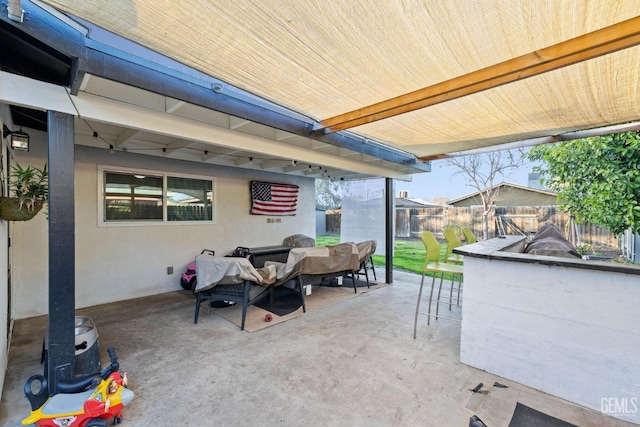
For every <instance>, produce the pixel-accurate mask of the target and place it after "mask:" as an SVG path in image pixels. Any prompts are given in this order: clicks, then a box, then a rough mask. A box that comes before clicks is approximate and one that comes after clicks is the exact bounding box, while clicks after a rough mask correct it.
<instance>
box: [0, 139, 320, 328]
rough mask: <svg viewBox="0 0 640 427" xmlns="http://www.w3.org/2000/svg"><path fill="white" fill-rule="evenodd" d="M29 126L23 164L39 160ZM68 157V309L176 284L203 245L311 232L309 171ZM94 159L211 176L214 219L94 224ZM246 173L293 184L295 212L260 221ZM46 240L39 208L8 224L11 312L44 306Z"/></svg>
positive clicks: (269, 240) (84, 154) (40, 310)
mask: <svg viewBox="0 0 640 427" xmlns="http://www.w3.org/2000/svg"><path fill="white" fill-rule="evenodd" d="M29 133H30V134H31V138H32V146H34V145H35V147H34V149H32V150H31V152H29V153H26V154H24V155H22V156H21V157H20V158H17V160H18V161H19V162H20V163H21V164H23V165H26V164H29V163H32V164H37V165H41V164H42V163H44V161H46V134H43V133H38V132H35V131H34V132H29ZM34 139H35V140H36V141H35V143H34ZM75 164H76V168H75V253H76V261H75V268H76V283H75V285H76V308H82V307H88V306H93V305H98V304H104V303H108V302H113V301H120V300H126V299H131V298H136V297H143V296H147V295H152V294H157V293H162V292H171V291H175V290H179V289H182V288H181V286H180V274H181V273H182V271H183V270H184V269H185V267H186V266H187V264H188V263H189V262H191V261H192V260H193V259H194V258H195V256H196V255H198V254H199V253H200V251H201V250H202V249H205V248H207V249H213V250H215V251H216V255H225V254H227V253H229V252H231V251H232V250H233V249H234V248H235V247H236V246H250V247H251V246H267V245H278V244H282V240H283V239H284V238H285V237H287V236H290V235H292V234H297V233H301V234H305V235H308V236H314V235H315V183H314V180H313V179H310V178H304V177H293V176H287V175H281V174H274V173H268V172H263V171H251V170H246V169H238V168H230V167H223V166H215V165H206V164H203V163H197V162H185V161H180V160H172V159H168V158H161V157H153V156H144V155H137V154H130V153H124V152H116V153H114V154H110V153H109V150H105V149H95V148H90V147H83V146H76V154H75ZM98 165H107V166H114V167H116V168H117V167H126V168H140V169H148V170H157V171H162V172H173V173H176V174H180V173H182V174H189V175H201V176H205V177H213V178H215V189H214V191H215V196H214V197H215V212H216V223H215V224H213V225H185V224H178V225H175V224H170V225H158V226H122V227H98V217H97V215H98V214H97V212H98V203H99V201H98ZM251 180H262V181H267V182H276V183H284V184H295V185H299V186H300V193H299V199H298V214H297V215H296V216H287V217H279V218H281V222H280V223H277V222H276V223H267V221H266V219H267V218H272V217H266V216H254V215H250V214H249V211H250V207H251V199H250V192H249V182H250V181H251ZM47 242H48V231H47V220H46V218H45V216H44V215H43V214H42V213H40V214H38V216H37V217H36V218H34V219H33V220H31V221H27V222H24V223H15V227H14V233H13V239H12V253H13V318H14V319H21V318H27V317H32V316H37V315H43V314H46V313H47V307H48V294H47V290H48V280H49V279H48V243H47ZM0 255H1V254H0ZM169 266H173V268H174V272H173V274H172V275H168V274H167V267H169Z"/></svg>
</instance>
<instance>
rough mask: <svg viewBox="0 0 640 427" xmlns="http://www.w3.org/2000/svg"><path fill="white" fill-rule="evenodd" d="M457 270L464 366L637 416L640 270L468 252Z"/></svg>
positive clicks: (639, 400)
mask: <svg viewBox="0 0 640 427" xmlns="http://www.w3.org/2000/svg"><path fill="white" fill-rule="evenodd" d="M464 270H465V271H464V274H465V276H464V287H465V291H464V304H463V309H462V310H463V311H462V316H463V321H462V333H461V344H460V360H461V361H462V362H463V363H465V364H467V365H471V366H474V367H476V368H479V369H482V370H486V371H488V372H492V373H494V374H497V375H500V376H503V377H505V378H508V379H511V380H514V381H517V382H519V383H522V384H525V385H527V386H530V387H533V388H536V389H539V390H542V391H544V392H547V393H550V394H552V395H555V396H558V397H561V398H563V399H566V400H569V401H572V402H575V403H577V404H580V405H582V406H586V407H588V408H592V409H594V410H597V411H604V412H605V413H610V415H612V416H615V417H617V418H622V419H625V420H629V421H633V422H636V423H640V359H639V358H638V354H639V353H640V330H639V329H638V308H639V307H640V276H638V275H632V274H621V273H613V272H603V271H594V270H585V269H577V268H567V267H558V266H548V265H540V264H529V263H520V262H507V261H498V260H487V259H482V258H472V257H469V256H466V257H465V260H464ZM611 412H615V413H611Z"/></svg>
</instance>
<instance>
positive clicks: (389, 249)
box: [384, 178, 395, 283]
mask: <svg viewBox="0 0 640 427" xmlns="http://www.w3.org/2000/svg"><path fill="white" fill-rule="evenodd" d="M393 187H394V185H393V179H392V178H385V195H386V197H385V211H386V215H385V217H386V220H385V230H384V231H385V239H384V240H385V250H384V252H385V260H386V261H385V273H386V278H387V283H393V243H394V237H395V236H394V229H395V227H394V224H395V221H394V217H393V213H394V206H393V205H394V201H395V194H394V189H393Z"/></svg>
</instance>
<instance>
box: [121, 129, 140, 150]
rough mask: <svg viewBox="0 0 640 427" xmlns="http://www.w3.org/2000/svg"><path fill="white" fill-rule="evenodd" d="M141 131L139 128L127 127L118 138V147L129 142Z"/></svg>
mask: <svg viewBox="0 0 640 427" xmlns="http://www.w3.org/2000/svg"><path fill="white" fill-rule="evenodd" d="M139 133H140V131H139V130H137V129H125V130H124V131H122V132H121V133H120V135H118V139H117V141H116V143H115V146H116V147H120V146H122V145H125V144H126V143H127V142H129V141H131V140H132V139H133V138H134V137H135V136H136V135H137V134H139Z"/></svg>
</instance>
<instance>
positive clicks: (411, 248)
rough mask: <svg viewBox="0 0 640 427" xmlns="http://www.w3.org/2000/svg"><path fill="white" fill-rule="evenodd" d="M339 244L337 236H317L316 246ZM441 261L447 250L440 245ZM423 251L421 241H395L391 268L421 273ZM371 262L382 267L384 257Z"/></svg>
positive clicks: (376, 257)
mask: <svg viewBox="0 0 640 427" xmlns="http://www.w3.org/2000/svg"><path fill="white" fill-rule="evenodd" d="M338 243H340V237H339V236H317V237H316V246H327V245H335V244H338ZM441 246H442V247H441V259H444V255H445V253H446V250H447V245H441ZM424 257H425V249H424V245H423V244H422V240H398V239H396V243H395V247H394V256H393V267H394V268H398V269H400V270H406V271H411V272H414V273H422V266H423V264H424ZM373 262H374V264H376V265H381V266H383V265H384V263H385V257H383V256H381V255H374V256H373Z"/></svg>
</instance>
